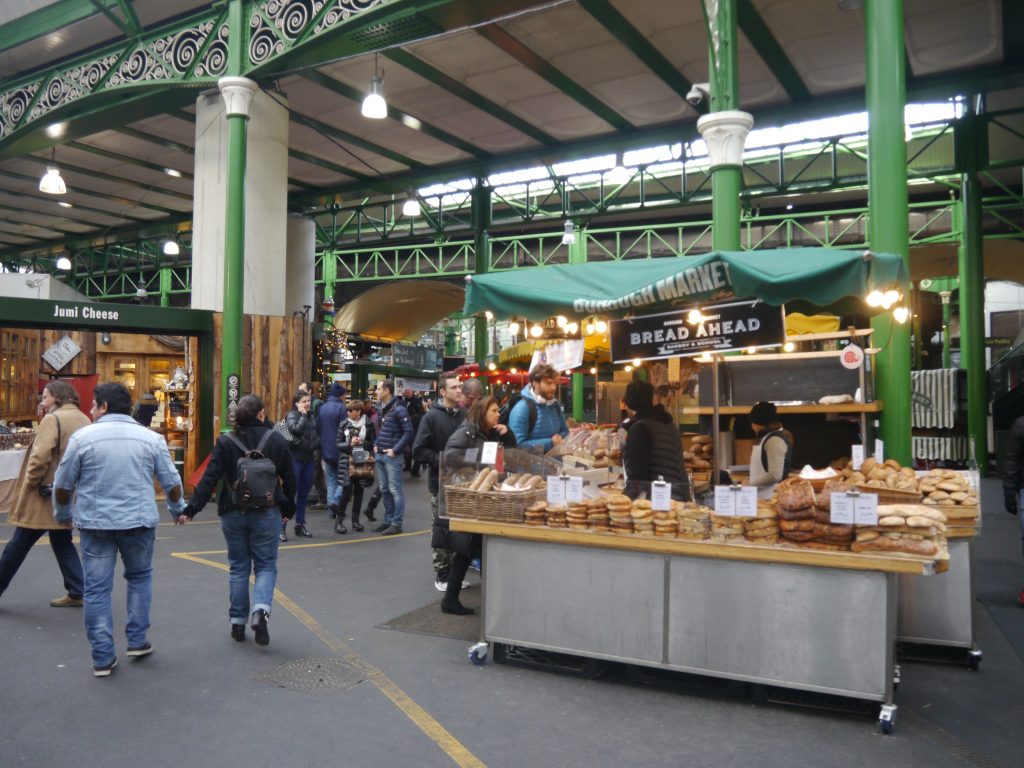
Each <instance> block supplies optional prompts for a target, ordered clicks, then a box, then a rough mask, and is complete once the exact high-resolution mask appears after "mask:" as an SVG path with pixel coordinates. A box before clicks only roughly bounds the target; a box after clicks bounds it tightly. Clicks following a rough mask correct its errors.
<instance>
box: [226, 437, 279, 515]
mask: <svg viewBox="0 0 1024 768" xmlns="http://www.w3.org/2000/svg"><path fill="white" fill-rule="evenodd" d="M272 434H274V430H272V429H268V430H267V431H266V432H264V433H263V437H261V438H260V442H259V445H257V446H256V448H255V449H253V450H250V449H249V448H246V447H245V444H244V443H243V442H242V441H241V440H239V439H238V438H237V437H236V436H235V435H233V434H231V433H228V435H227V438H228V439H229V440H231V441H232V442H233V443H234V444H235V445H237V446H238V447H239V449H241V451H242V456H241V458H239V459H238V462H237V463H236V464H235V469H236V472H237V479H236V480H235V485H234V487H233V488H232V489H231V497H232V500H233V501H234V503H235V506H236V507H238V509H243V510H249V509H268V508H269V507H272V506H274V492H275V491H276V490H277V465H276V464H275V463H274V462H273V461H271V460H270V459H268V458H267V456H266V454H264V453H263V449H264V448H265V447H266V445H267V441H268V440H270V436H271V435H272Z"/></svg>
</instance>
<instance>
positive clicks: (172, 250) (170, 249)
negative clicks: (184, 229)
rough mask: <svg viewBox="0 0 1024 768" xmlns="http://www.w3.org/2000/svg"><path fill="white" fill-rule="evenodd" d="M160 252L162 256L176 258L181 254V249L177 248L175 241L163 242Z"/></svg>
mask: <svg viewBox="0 0 1024 768" xmlns="http://www.w3.org/2000/svg"><path fill="white" fill-rule="evenodd" d="M161 250H162V251H163V252H164V256H177V255H178V254H179V253H181V248H179V247H178V243H177V241H175V240H164V244H163V247H162V248H161Z"/></svg>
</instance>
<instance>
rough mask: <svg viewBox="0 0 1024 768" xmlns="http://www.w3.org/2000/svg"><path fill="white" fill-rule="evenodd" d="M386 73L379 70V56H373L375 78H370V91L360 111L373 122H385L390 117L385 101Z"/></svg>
mask: <svg viewBox="0 0 1024 768" xmlns="http://www.w3.org/2000/svg"><path fill="white" fill-rule="evenodd" d="M383 91H384V71H383V70H379V69H377V54H376V53H375V54H373V77H371V78H370V90H369V91H368V92H367V94H366V97H365V98H364V99H363V107H362V109H361V110H360V111H361V112H362V114H363V117H368V118H370V119H371V120H383V119H384V118H385V117H387V116H388V103H387V102H386V101H384V93H383Z"/></svg>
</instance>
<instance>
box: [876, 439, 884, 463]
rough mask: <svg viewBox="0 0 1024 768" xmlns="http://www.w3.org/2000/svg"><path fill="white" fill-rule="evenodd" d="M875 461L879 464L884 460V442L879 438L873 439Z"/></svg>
mask: <svg viewBox="0 0 1024 768" xmlns="http://www.w3.org/2000/svg"><path fill="white" fill-rule="evenodd" d="M875 461H877V462H878V463H879V464H881V463H882V462H883V461H885V443H883V442H882V441H881V440H875Z"/></svg>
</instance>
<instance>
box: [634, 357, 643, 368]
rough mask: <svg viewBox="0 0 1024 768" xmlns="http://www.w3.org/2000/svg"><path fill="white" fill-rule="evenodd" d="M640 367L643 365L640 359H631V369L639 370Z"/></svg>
mask: <svg viewBox="0 0 1024 768" xmlns="http://www.w3.org/2000/svg"><path fill="white" fill-rule="evenodd" d="M641 365H643V361H642V360H640V358H638V357H634V358H633V367H634V368H639V367H640V366H641Z"/></svg>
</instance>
